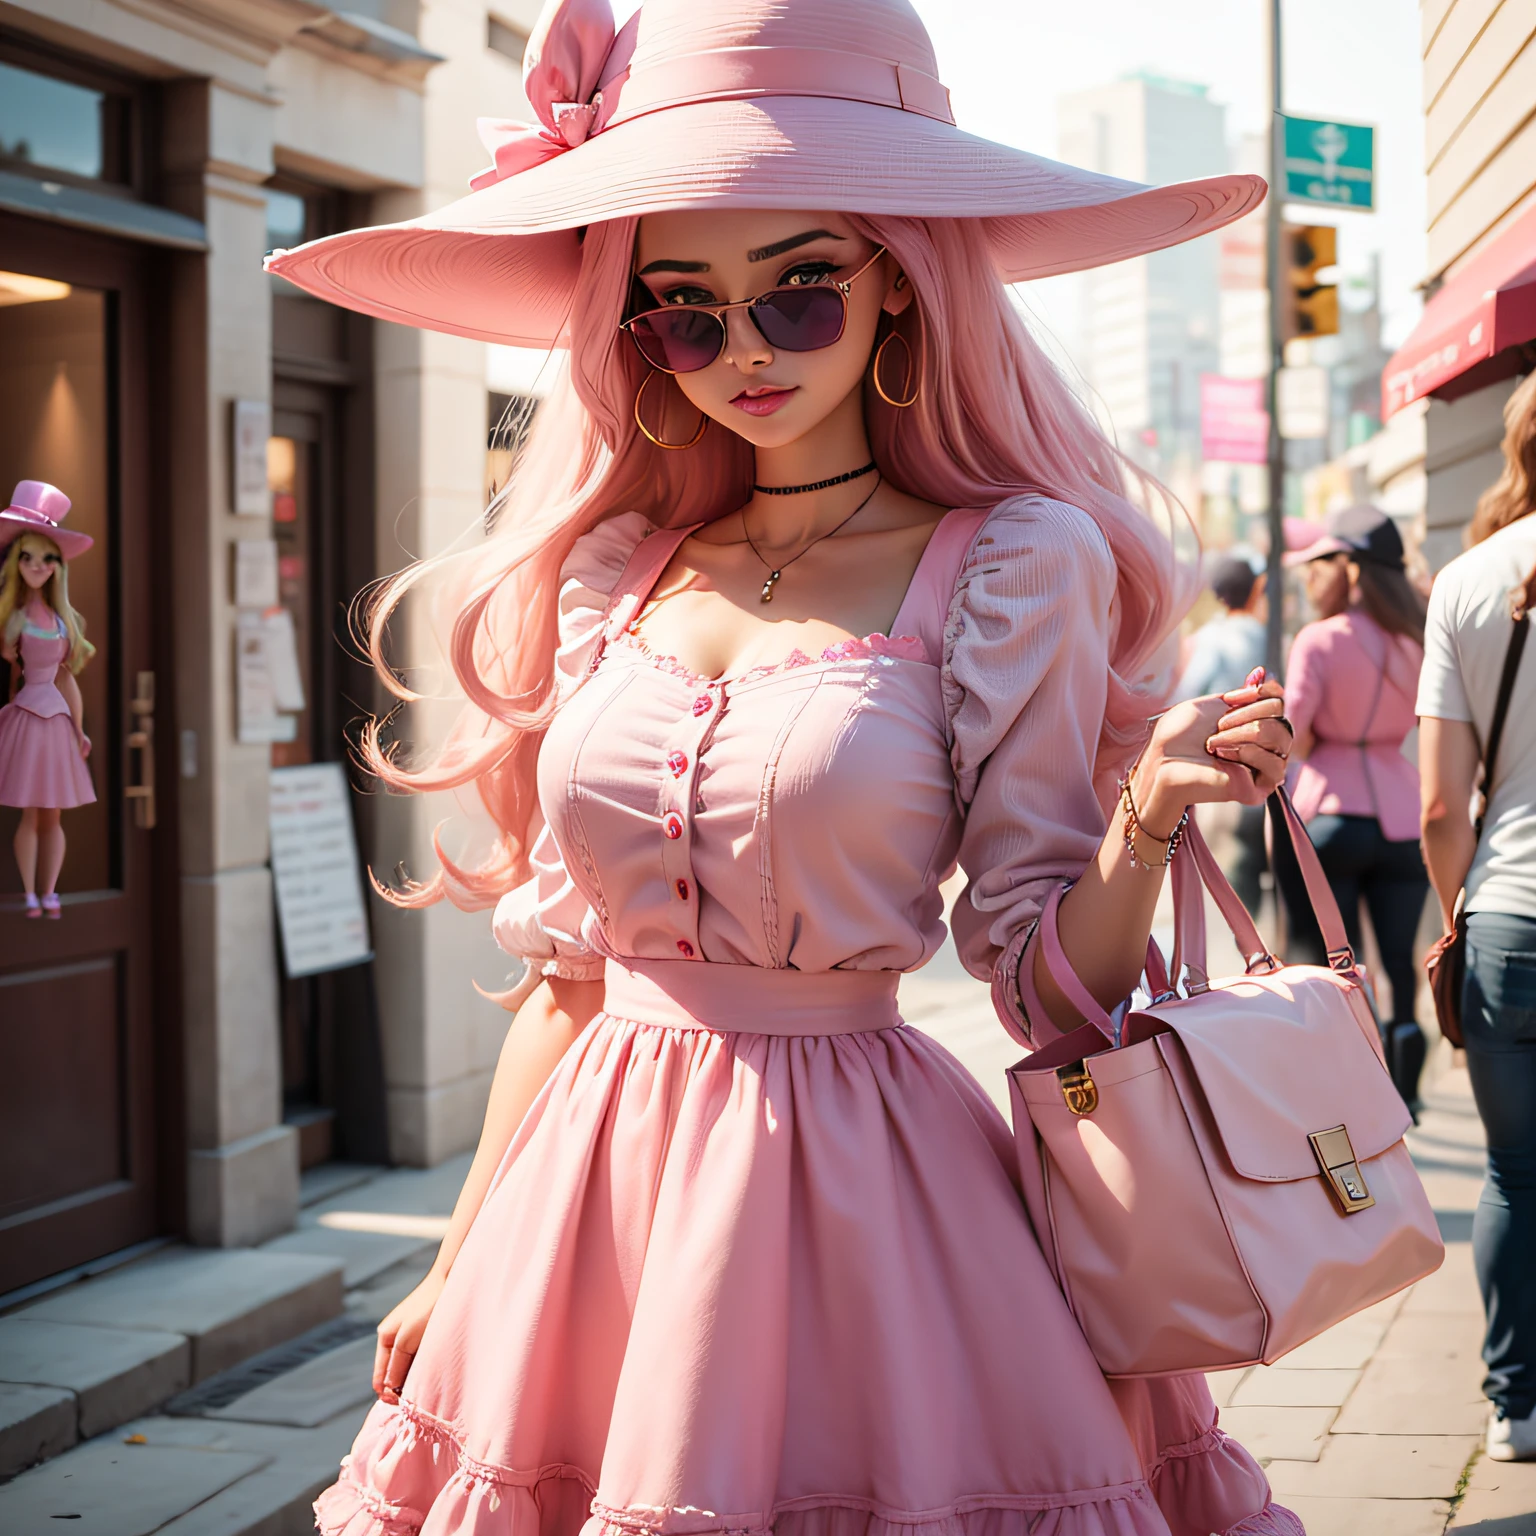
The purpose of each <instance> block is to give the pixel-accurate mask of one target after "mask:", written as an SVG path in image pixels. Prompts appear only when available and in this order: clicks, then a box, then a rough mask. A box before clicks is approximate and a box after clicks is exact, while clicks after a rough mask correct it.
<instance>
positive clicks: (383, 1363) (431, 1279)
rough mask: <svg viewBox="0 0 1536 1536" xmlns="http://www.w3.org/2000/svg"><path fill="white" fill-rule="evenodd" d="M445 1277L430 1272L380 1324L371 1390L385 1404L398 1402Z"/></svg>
mask: <svg viewBox="0 0 1536 1536" xmlns="http://www.w3.org/2000/svg"><path fill="white" fill-rule="evenodd" d="M447 1278H448V1277H447V1275H446V1274H440V1273H439V1272H438V1271H437V1270H436V1269H433V1270H431V1271H430V1272H429V1273H428V1275H427V1278H426V1279H425V1280H423V1281H422V1282H421V1284H420V1285H418V1286H417V1287H416V1289H415V1290H414V1291H412V1292H411V1294H410V1295H409V1296H407V1297H406V1298H405V1300H404V1301H402V1302H401V1303H400V1305H399V1306H397V1307H396V1308H395V1309H394V1311H392V1312H391V1313H390V1314H389V1316H388V1317H386V1318H385V1319H384V1321H383V1322H382V1323H380V1324H379V1347H378V1350H377V1352H376V1353H375V1354H374V1357H373V1390H374V1391H375V1392H376V1393H378V1395H379V1396H380V1397H381V1398H382V1399H383V1400H384V1401H385V1402H386V1403H398V1402H399V1401H400V1389H401V1387H403V1386H404V1385H405V1373H406V1372H407V1371H409V1370H410V1368H411V1361H412V1360H414V1359H415V1358H416V1351H417V1350H418V1349H420V1348H421V1336H422V1334H424V1333H425V1332H426V1331H427V1319H428V1318H429V1317H431V1316H432V1309H433V1307H435V1306H436V1305H437V1298H438V1297H439V1296H441V1295H442V1293H443V1282H444V1281H445V1280H446V1279H447Z"/></svg>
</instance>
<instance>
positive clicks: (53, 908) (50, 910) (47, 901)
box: [43, 891, 64, 918]
mask: <svg viewBox="0 0 1536 1536" xmlns="http://www.w3.org/2000/svg"><path fill="white" fill-rule="evenodd" d="M63 915H64V914H63V913H62V912H61V911H60V910H59V898H58V896H57V895H56V894H55V893H54V892H53V891H49V893H48V894H47V895H46V896H44V897H43V916H44V917H53V918H58V917H62V916H63Z"/></svg>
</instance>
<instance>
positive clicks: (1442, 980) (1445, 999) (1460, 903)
mask: <svg viewBox="0 0 1536 1536" xmlns="http://www.w3.org/2000/svg"><path fill="white" fill-rule="evenodd" d="M1533 585H1536V575H1533V576H1532V578H1531V580H1530V581H1529V582H1527V583H1526V588H1525V593H1524V601H1523V603H1522V605H1521V607H1520V609H1519V611H1518V612H1517V613H1516V614H1515V619H1514V628H1513V630H1512V631H1511V632H1510V636H1509V647H1508V649H1507V650H1506V651H1505V652H1504V670H1503V672H1502V673H1500V675H1499V695H1498V698H1497V699H1496V700H1495V702H1494V706H1493V721H1492V724H1491V725H1490V726H1489V727H1488V750H1487V751H1486V752H1484V754H1483V772H1482V777H1481V778H1480V779H1479V781H1478V786H1477V820H1476V822H1475V823H1474V824H1473V829H1472V830H1473V836H1474V839H1475V840H1476V841H1477V842H1480V841H1481V840H1482V836H1483V818H1484V817H1485V816H1486V815H1487V814H1488V791H1489V789H1490V788H1491V787H1492V785H1493V768H1494V764H1495V763H1496V762H1497V761H1498V758H1499V740H1500V738H1501V737H1502V736H1503V734H1504V720H1505V717H1506V716H1507V715H1508V714H1509V700H1510V696H1511V695H1512V694H1513V693H1514V691H1515V674H1516V673H1517V672H1518V671H1519V670H1520V655H1521V653H1522V652H1523V651H1524V650H1525V637H1526V635H1527V634H1528V633H1529V632H1530V628H1531V621H1530V617H1529V615H1528V614H1527V612H1526V608H1527V607H1528V606H1529V603H1530V596H1531V587H1532V586H1533ZM1466 904H1467V890H1466V887H1465V886H1463V887H1462V888H1461V890H1459V891H1458V892H1457V893H1456V905H1455V907H1454V909H1453V912H1452V918H1451V931H1450V932H1449V933H1444V934H1441V936H1440V937H1439V938H1438V939H1436V940H1435V942H1434V943H1433V944H1431V945H1430V946H1429V953H1428V954H1426V955H1425V956H1424V970H1425V972H1426V973H1427V974H1428V976H1429V990H1430V994H1431V995H1432V996H1433V998H1434V1000H1435V1018H1436V1019H1437V1020H1438V1021H1439V1023H1440V1033H1441V1034H1442V1035H1444V1036H1445V1038H1446V1039H1447V1040H1449V1041H1450V1042H1451V1044H1452V1045H1455V1046H1459V1045H1461V1044H1462V1037H1461V987H1462V982H1463V981H1464V979H1465V977H1466V973H1467V914H1466V912H1465V910H1464V909H1465V907H1466Z"/></svg>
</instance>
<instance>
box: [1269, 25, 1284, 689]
mask: <svg viewBox="0 0 1536 1536" xmlns="http://www.w3.org/2000/svg"><path fill="white" fill-rule="evenodd" d="M1266 9H1267V11H1268V13H1269V15H1268V20H1269V27H1268V31H1269V199H1268V201H1267V202H1266V203H1265V205H1264V206H1265V219H1264V236H1265V239H1264V250H1265V270H1266V271H1267V273H1268V276H1269V380H1268V386H1267V388H1266V390H1265V401H1266V404H1267V405H1268V407H1269V565H1268V577H1267V581H1266V584H1265V590H1266V591H1267V592H1268V594H1269V630H1268V634H1267V637H1266V644H1265V648H1264V664H1265V666H1266V667H1267V668H1268V669H1269V674H1270V676H1271V677H1279V676H1280V675H1281V669H1280V646H1281V641H1282V639H1283V637H1284V626H1285V589H1284V585H1283V583H1284V578H1285V567H1284V565H1283V564H1282V563H1281V559H1282V556H1283V555H1284V554H1285V439H1284V438H1282V437H1281V436H1280V401H1279V398H1278V396H1279V384H1280V369H1281V367H1282V366H1283V365H1284V363H1285V329H1284V324H1285V308H1284V301H1285V292H1286V288H1285V285H1286V282H1287V279H1288V276H1289V274H1288V273H1287V272H1286V271H1285V269H1284V267H1283V265H1282V262H1281V250H1280V241H1281V217H1280V216H1281V210H1282V206H1283V204H1284V202H1285V198H1284V188H1285V118H1284V116H1283V115H1282V114H1283V112H1284V100H1285V98H1284V95H1283V93H1282V89H1281V86H1282V80H1281V53H1280V0H1267V3H1266Z"/></svg>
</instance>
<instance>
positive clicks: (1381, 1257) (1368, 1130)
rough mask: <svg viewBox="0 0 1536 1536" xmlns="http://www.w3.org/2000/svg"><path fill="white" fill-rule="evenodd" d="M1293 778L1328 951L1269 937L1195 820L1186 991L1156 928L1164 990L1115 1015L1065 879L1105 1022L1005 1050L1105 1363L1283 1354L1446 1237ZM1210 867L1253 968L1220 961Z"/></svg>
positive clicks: (1186, 861)
mask: <svg viewBox="0 0 1536 1536" xmlns="http://www.w3.org/2000/svg"><path fill="white" fill-rule="evenodd" d="M1281 800H1282V803H1283V805H1284V809H1285V815H1286V818H1287V821H1288V822H1289V824H1290V827H1291V835H1292V837H1293V838H1294V840H1295V844H1296V855H1297V859H1298V861H1299V862H1300V864H1301V868H1302V872H1303V874H1304V875H1305V877H1306V883H1307V890H1308V893H1309V894H1310V896H1311V899H1312V904H1313V908H1314V910H1315V911H1316V913H1317V916H1318V921H1319V925H1320V927H1321V929H1322V932H1323V936H1324V939H1325V941H1326V942H1327V945H1328V952H1329V962H1330V966H1331V968H1330V969H1323V968H1322V967H1320V966H1308V965H1281V964H1280V963H1279V962H1278V961H1277V960H1276V959H1275V958H1274V957H1273V956H1272V955H1270V954H1269V953H1268V951H1267V950H1266V949H1265V947H1264V944H1263V941H1262V940H1261V939H1260V937H1259V934H1258V930H1257V929H1256V928H1255V927H1254V923H1253V919H1252V918H1251V917H1250V916H1249V915H1248V913H1247V911H1246V910H1245V909H1244V908H1243V905H1242V903H1241V902H1240V901H1239V900H1238V899H1237V895H1236V893H1235V892H1234V891H1233V890H1232V887H1231V886H1230V885H1229V884H1228V883H1227V880H1226V877H1225V876H1224V875H1223V874H1222V873H1221V870H1220V868H1219V867H1218V866H1217V864H1216V861H1215V859H1214V858H1213V857H1212V856H1211V853H1210V850H1209V849H1208V848H1207V847H1206V845H1205V843H1204V841H1203V840H1202V839H1201V837H1200V834H1199V832H1198V830H1197V829H1196V827H1195V826H1194V823H1193V822H1191V823H1190V824H1189V827H1188V831H1187V833H1186V836H1185V841H1184V844H1183V846H1182V848H1181V849H1180V853H1179V856H1178V857H1177V858H1176V859H1175V861H1174V867H1173V877H1174V906H1175V924H1176V926H1175V941H1174V951H1173V969H1172V972H1171V974H1172V976H1173V977H1174V978H1175V981H1176V980H1177V978H1178V975H1179V970H1180V965H1181V960H1182V964H1183V966H1184V969H1185V977H1186V995H1184V996H1180V995H1179V994H1178V992H1177V990H1176V988H1175V987H1174V986H1173V985H1170V983H1169V979H1168V978H1169V975H1170V972H1169V971H1168V970H1167V969H1165V967H1164V965H1163V960H1162V956H1161V954H1160V953H1159V952H1158V950H1157V947H1156V945H1155V944H1154V945H1149V946H1148V966H1147V976H1148V981H1149V985H1150V987H1151V989H1152V991H1153V993H1154V996H1153V999H1152V1002H1151V1004H1150V1006H1148V1007H1147V1008H1145V1009H1142V1010H1140V1011H1135V1012H1131V1013H1129V1014H1128V1015H1127V1016H1126V1017H1125V1018H1124V1020H1123V1022H1122V1023H1121V1024H1120V1026H1119V1027H1118V1028H1117V1027H1116V1025H1115V1024H1114V1023H1113V1022H1112V1021H1111V1019H1110V1017H1109V1015H1108V1014H1106V1013H1105V1011H1104V1009H1103V1008H1101V1007H1100V1006H1099V1005H1098V1003H1097V1002H1095V1001H1094V999H1093V997H1092V996H1091V995H1090V994H1089V993H1088V991H1087V989H1086V988H1085V987H1084V986H1083V984H1082V983H1081V981H1079V980H1078V978H1077V977H1076V975H1075V974H1074V973H1073V971H1072V969H1071V966H1070V964H1069V963H1068V961H1067V958H1066V955H1065V954H1064V952H1063V951H1062V948H1061V941H1060V938H1059V937H1058V935H1057V930H1056V909H1057V906H1058V905H1059V903H1060V900H1061V892H1060V891H1057V892H1055V893H1054V894H1053V896H1052V898H1051V900H1050V902H1049V903H1048V904H1047V906H1046V909H1045V912H1044V914H1043V915H1042V917H1041V920H1040V944H1041V948H1042V953H1043V958H1044V960H1045V963H1046V964H1047V966H1048V967H1049V969H1050V973H1051V975H1052V977H1053V978H1054V979H1055V981H1056V984H1057V985H1058V986H1059V987H1060V988H1061V990H1062V992H1063V993H1064V994H1065V995H1066V996H1067V997H1069V998H1070V999H1071V1000H1072V1002H1073V1004H1074V1005H1075V1006H1076V1007H1077V1008H1078V1009H1079V1010H1080V1011H1081V1012H1082V1014H1083V1016H1084V1017H1085V1018H1086V1019H1088V1020H1089V1022H1088V1023H1087V1024H1084V1025H1082V1026H1081V1027H1079V1028H1078V1029H1075V1030H1073V1031H1072V1033H1071V1034H1069V1035H1067V1036H1065V1037H1064V1038H1062V1039H1060V1040H1057V1041H1055V1042H1054V1043H1052V1044H1051V1045H1048V1046H1046V1047H1045V1048H1044V1049H1043V1050H1039V1051H1036V1052H1035V1053H1034V1054H1033V1055H1031V1056H1028V1057H1026V1058H1025V1059H1024V1060H1023V1061H1022V1062H1020V1063H1019V1064H1018V1066H1016V1067H1014V1068H1012V1069H1011V1071H1010V1072H1009V1080H1010V1084H1011V1092H1012V1096H1013V1111H1014V1126H1015V1136H1016V1139H1017V1142H1018V1148H1019V1165H1020V1172H1021V1175H1022V1179H1023V1185H1024V1194H1025V1199H1026V1202H1027V1204H1028V1206H1029V1212H1030V1216H1031V1218H1032V1219H1033V1222H1034V1226H1035V1231H1036V1233H1037V1234H1038V1235H1039V1238H1040V1242H1041V1245H1042V1247H1043V1248H1044V1250H1045V1254H1046V1258H1047V1261H1048V1262H1049V1263H1050V1265H1051V1267H1052V1269H1053V1270H1054V1272H1055V1275H1056V1279H1057V1282H1058V1284H1059V1285H1060V1286H1061V1289H1062V1292H1063V1294H1064V1295H1065V1296H1066V1299H1067V1304H1068V1305H1069V1306H1070V1307H1071V1309H1072V1313H1073V1315H1074V1316H1075V1317H1076V1318H1077V1321H1078V1323H1079V1324H1080V1325H1081V1327H1082V1330H1083V1333H1084V1335H1085V1336H1086V1338H1087V1340H1088V1342H1089V1344H1090V1346H1091V1347H1092V1349H1093V1352H1094V1354H1095V1356H1096V1357H1097V1359H1098V1362H1099V1365H1100V1367H1101V1369H1102V1370H1103V1371H1104V1373H1105V1374H1106V1375H1108V1376H1163V1375H1171V1374H1176V1373H1180V1372H1186V1371H1208V1370H1221V1369H1224V1368H1227V1367H1231V1366H1240V1365H1254V1364H1260V1363H1262V1364H1269V1363H1270V1362H1272V1361H1274V1360H1278V1359H1279V1358H1280V1356H1282V1355H1284V1354H1285V1353H1286V1352H1287V1351H1289V1350H1292V1349H1295V1348H1296V1346H1297V1345H1299V1344H1302V1343H1304V1342H1305V1341H1306V1340H1307V1339H1310V1338H1312V1337H1313V1336H1314V1335H1315V1334H1318V1333H1321V1332H1322V1331H1323V1329H1325V1328H1327V1327H1329V1326H1331V1325H1332V1324H1333V1323H1336V1322H1338V1321H1340V1320H1341V1319H1342V1318H1346V1317H1348V1316H1349V1315H1350V1314H1351V1313H1353V1312H1358V1311H1359V1310H1360V1309H1361V1308H1362V1307H1366V1306H1369V1305H1370V1304H1371V1303H1372V1302H1374V1301H1379V1300H1380V1299H1381V1298H1382V1297H1384V1296H1390V1295H1392V1294H1393V1293H1394V1292H1395V1291H1399V1290H1401V1289H1402V1288H1403V1287H1404V1286H1406V1285H1410V1284H1411V1283H1412V1282H1413V1281H1415V1280H1418V1279H1420V1278H1421V1277H1422V1276H1424V1275H1427V1274H1429V1273H1431V1272H1432V1271H1433V1270H1435V1269H1437V1268H1438V1267H1439V1265H1440V1262H1441V1260H1442V1258H1443V1257H1444V1255H1445V1249H1444V1245H1443V1244H1442V1243H1441V1241H1440V1234H1439V1231H1438V1229H1437V1226H1436V1223H1435V1217H1434V1213H1433V1212H1432V1211H1431V1209H1430V1206H1429V1201H1428V1199H1427V1198H1426V1196H1425V1194H1424V1187H1423V1185H1422V1184H1421V1183H1420V1182H1419V1177H1418V1174H1417V1173H1416V1172H1415V1171H1414V1167H1413V1164H1412V1162H1411V1161H1410V1160H1409V1156H1408V1149H1407V1148H1406V1147H1405V1146H1404V1145H1403V1134H1404V1132H1405V1131H1406V1130H1407V1129H1408V1126H1409V1123H1410V1121H1409V1116H1408V1111H1407V1110H1406V1109H1405V1108H1404V1106H1403V1102H1402V1100H1401V1099H1400V1098H1399V1097H1398V1095H1397V1092H1396V1090H1395V1089H1394V1088H1393V1086H1392V1082H1391V1079H1390V1078H1389V1077H1388V1075H1387V1069H1386V1066H1385V1064H1384V1063H1383V1060H1382V1055H1381V1046H1380V1043H1379V1039H1378V1035H1377V1030H1376V1025H1375V1021H1374V1017H1373V1014H1372V1010H1371V1006H1370V1003H1369V1002H1368V1000H1367V998H1366V996H1365V994H1364V991H1363V986H1362V977H1361V974H1360V972H1359V970H1358V968H1357V967H1356V963H1355V957H1354V955H1353V953H1352V952H1351V950H1350V948H1349V944H1348V941H1347V939H1346V937H1345V932H1344V924H1343V921H1342V919H1341V918H1340V916H1339V909H1338V905H1337V903H1336V902H1335V901H1334V898H1333V893H1332V891H1331V890H1330V889H1329V888H1328V882H1327V880H1326V879H1325V878H1324V876H1323V872H1322V867H1321V865H1320V864H1319V863H1318V860H1317V854H1316V852H1315V851H1314V849H1313V847H1312V844H1311V842H1310V840H1309V839H1308V837H1307V834H1306V831H1305V829H1304V828H1303V827H1302V824H1301V821H1300V819H1299V818H1298V817H1297V815H1296V813H1295V811H1294V810H1293V809H1292V808H1291V804H1290V801H1289V800H1288V799H1286V798H1285V797H1284V795H1283V793H1282V796H1281ZM1202 882H1203V883H1204V885H1205V887H1206V888H1208V889H1209V890H1210V893H1211V895H1212V896H1213V897H1214V898H1215V900H1216V904H1217V906H1218V907H1219V909H1220V910H1221V913H1222V915H1223V917H1224V918H1225V919H1226V921H1227V923H1228V925H1229V926H1230V928H1231V929H1232V934H1233V937H1234V938H1235V939H1236V940H1237V943H1238V948H1239V950H1240V951H1241V953H1242V954H1243V955H1245V956H1246V957H1247V972H1246V974H1244V975H1242V976H1236V977H1232V978H1230V979H1227V980H1221V981H1211V980H1209V979H1208V978H1207V976H1206V970H1205V913H1204V899H1203V894H1202V891H1201V884H1202Z"/></svg>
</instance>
